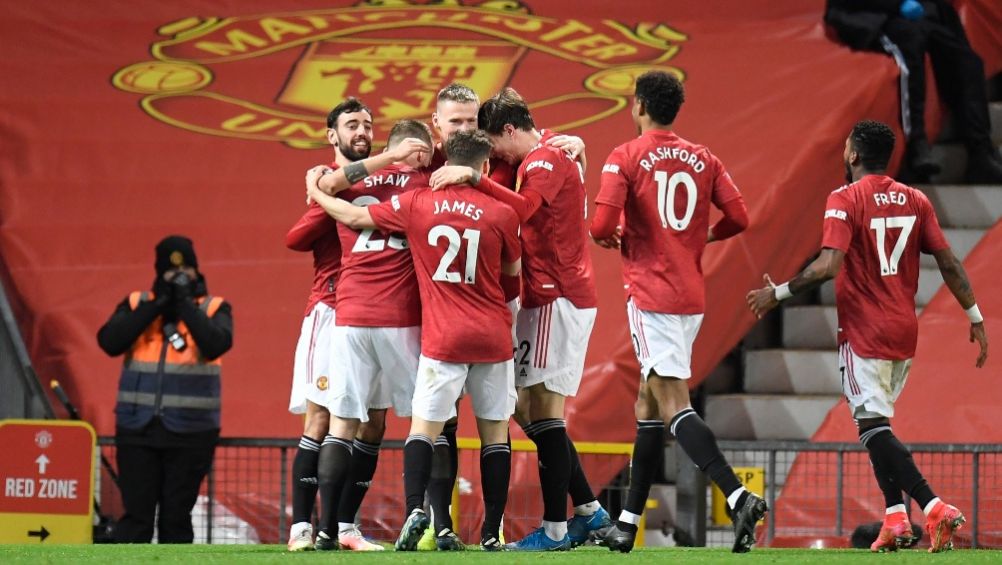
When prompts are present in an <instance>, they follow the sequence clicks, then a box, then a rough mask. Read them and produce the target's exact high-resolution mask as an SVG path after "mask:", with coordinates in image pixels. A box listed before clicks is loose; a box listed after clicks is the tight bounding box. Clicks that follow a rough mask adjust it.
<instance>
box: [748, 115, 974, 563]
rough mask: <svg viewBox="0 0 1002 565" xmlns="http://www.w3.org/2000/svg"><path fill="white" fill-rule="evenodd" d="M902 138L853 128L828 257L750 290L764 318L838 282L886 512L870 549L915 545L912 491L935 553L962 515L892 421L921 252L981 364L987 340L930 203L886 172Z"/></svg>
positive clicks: (866, 124) (845, 355)
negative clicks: (964, 324)
mask: <svg viewBox="0 0 1002 565" xmlns="http://www.w3.org/2000/svg"><path fill="white" fill-rule="evenodd" d="M894 141H895V140H894V132H892V131H891V129H890V128H889V127H887V126H886V125H885V124H882V123H880V122H874V121H862V122H859V123H857V124H856V125H855V126H854V127H853V128H852V132H851V133H850V134H849V137H848V138H846V142H845V151H844V152H843V161H844V163H845V169H846V180H847V181H849V182H850V184H848V185H845V186H843V187H841V188H839V189H838V190H835V191H834V192H832V193H831V195H829V197H828V203H827V205H826V206H825V216H824V235H823V237H822V241H821V254H820V255H819V256H818V258H817V259H815V260H814V261H813V262H811V264H810V265H808V266H807V267H806V268H805V269H804V270H803V271H802V272H800V273H799V274H798V275H797V276H795V277H793V279H791V280H790V281H789V282H787V283H783V284H781V285H779V286H776V285H773V283H772V281H771V280H770V279H769V275H765V277H764V280H765V283H766V286H765V287H763V288H761V289H758V290H753V291H751V292H749V293H748V305H749V307H750V308H751V310H752V312H753V313H754V314H755V315H756V316H759V317H761V316H762V315H763V314H764V313H766V312H768V311H769V310H771V309H772V308H775V307H776V306H777V305H778V304H779V303H780V302H781V301H783V300H785V299H787V298H789V297H791V296H793V295H795V294H800V293H803V292H807V291H809V290H811V289H814V288H817V287H818V286H820V285H821V284H822V283H824V282H825V281H827V280H830V279H832V278H835V304H836V306H837V309H838V323H839V332H838V341H839V370H840V372H841V373H842V389H843V392H844V393H845V397H846V399H847V400H848V403H849V409H850V410H851V411H852V417H853V419H854V420H855V421H856V425H857V427H858V428H859V440H860V442H862V444H863V445H864V446H865V447H866V449H867V451H868V452H869V454H870V462H871V463H872V464H873V473H874V475H875V476H876V479H877V484H878V485H879V486H880V490H881V492H882V493H883V495H884V501H885V504H886V508H887V510H886V513H885V517H884V524H883V527H882V528H881V530H880V535H879V536H878V538H877V540H876V541H875V542H874V543H873V545H872V546H871V547H870V549H871V550H872V551H887V550H890V551H894V550H895V549H897V548H898V547H902V546H906V545H908V544H909V543H910V541H911V538H912V529H911V523H910V521H909V519H908V513H907V508H906V507H905V505H904V499H903V497H902V491H904V492H907V493H908V495H909V496H910V497H911V498H912V499H914V500H915V501H916V502H918V503H919V506H921V507H922V510H923V511H924V512H925V515H926V526H925V527H926V532H927V533H928V534H929V538H930V542H931V544H932V546H931V547H930V548H929V550H930V551H934V552H935V551H942V550H946V549H950V548H951V547H952V542H951V539H952V537H953V532H954V531H955V530H957V529H958V528H959V527H960V526H961V524H963V522H964V516H963V514H961V512H960V511H959V510H958V509H957V508H956V507H954V506H951V505H949V504H946V503H945V502H943V501H941V500H940V499H939V498H938V497H936V495H935V494H933V492H932V489H931V488H930V487H929V484H928V483H927V482H926V480H925V479H924V478H923V477H922V474H921V473H920V472H919V470H918V467H917V466H916V465H915V462H914V461H913V460H912V456H911V453H909V451H908V449H907V448H906V447H905V446H904V445H903V444H902V443H901V442H900V441H898V438H897V437H895V435H894V433H893V432H892V431H891V422H890V419H891V418H892V417H893V416H894V402H895V400H897V398H898V395H900V394H901V390H902V389H903V388H904V385H905V380H906V379H907V378H908V371H909V369H910V367H911V360H912V357H913V356H914V355H915V346H916V342H917V340H918V320H917V318H916V316H915V292H916V290H917V289H918V276H919V254H920V253H931V254H932V255H933V257H935V258H936V264H937V265H939V271H940V273H942V275H943V281H944V282H946V286H947V288H949V289H950V292H952V293H953V296H954V297H955V298H956V299H957V302H958V303H959V304H960V306H961V308H963V309H964V310H965V311H966V312H967V317H968V319H969V320H970V322H971V325H970V329H969V332H970V340H971V341H972V342H974V341H977V342H978V346H979V348H980V352H979V354H978V358H977V361H976V362H975V364H976V365H977V366H978V367H981V366H983V365H984V363H985V359H986V358H987V357H988V338H987V336H986V335H985V326H984V319H983V318H982V316H981V312H980V311H979V310H978V306H977V303H976V302H975V301H974V291H973V290H972V289H971V284H970V282H969V281H968V279H967V273H966V272H965V271H964V267H963V265H962V264H961V262H960V261H959V260H958V259H957V258H956V257H955V256H954V255H953V251H952V250H951V249H950V245H949V243H948V242H947V241H946V237H945V236H944V235H943V231H942V230H941V229H940V227H939V220H937V218H936V212H935V210H934V209H933V207H932V204H931V203H930V202H929V199H928V198H926V196H925V195H924V194H923V193H922V192H920V191H918V190H916V189H914V188H912V187H910V186H907V185H903V184H901V183H898V182H895V181H894V179H892V178H891V177H889V176H887V174H886V170H887V163H888V161H889V160H890V158H891V153H892V152H893V151H894Z"/></svg>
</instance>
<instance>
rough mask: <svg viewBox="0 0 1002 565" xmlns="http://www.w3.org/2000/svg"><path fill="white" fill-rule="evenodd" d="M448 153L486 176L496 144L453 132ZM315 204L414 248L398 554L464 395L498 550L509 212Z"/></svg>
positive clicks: (446, 198)
mask: <svg viewBox="0 0 1002 565" xmlns="http://www.w3.org/2000/svg"><path fill="white" fill-rule="evenodd" d="M446 149H447V151H448V152H449V156H450V157H449V158H450V159H451V160H453V161H455V162H457V163H459V164H462V165H464V166H471V167H475V168H477V169H478V170H480V171H482V172H486V167H487V157H488V156H489V154H490V141H489V140H488V139H487V137H486V136H485V135H484V134H483V132H479V131H475V132H459V133H456V134H454V135H452V136H451V137H450V138H449V140H448V141H447V142H446ZM315 174H316V173H315V172H312V171H311V175H314V178H316V176H315ZM308 180H309V179H308ZM311 195H312V196H313V197H314V198H315V199H316V200H317V202H319V203H320V205H321V206H323V207H324V208H325V209H326V210H327V211H328V213H330V214H331V215H332V216H333V217H334V218H335V219H337V220H338V221H339V222H342V223H345V224H347V225H348V226H350V227H352V228H353V229H371V228H379V229H382V230H384V231H389V232H401V233H404V234H405V235H406V236H407V238H408V241H409V242H410V248H411V257H412V259H413V261H414V267H415V271H416V273H417V280H418V286H419V289H420V294H421V303H422V315H421V321H422V335H421V358H420V362H419V367H418V379H417V383H416V384H415V394H414V399H413V417H412V419H411V431H410V435H409V436H408V438H407V442H406V444H405V447H404V482H405V490H406V494H407V513H408V514H407V519H406V521H405V523H404V526H403V528H402V530H401V533H400V537H399V538H398V539H397V542H396V548H397V549H398V550H404V551H412V550H414V549H415V548H416V546H417V543H418V539H419V538H420V537H421V534H422V533H423V532H424V531H425V529H427V527H428V525H429V519H428V517H427V516H426V515H425V513H424V511H423V510H422V509H421V506H422V503H423V501H424V493H425V490H426V488H427V486H428V480H429V478H430V475H431V466H432V454H433V450H434V446H433V438H436V437H438V435H439V434H440V433H441V431H442V428H443V427H444V425H445V422H446V421H447V420H449V419H450V418H453V417H455V413H456V409H455V403H456V400H457V399H458V398H459V395H460V394H461V393H462V390H463V388H464V386H465V387H466V388H467V389H468V391H469V394H470V397H471V400H472V402H473V411H474V414H475V415H476V417H477V427H478V430H479V431H480V438H481V443H482V448H481V478H482V480H483V494H484V505H485V517H484V525H483V528H482V530H481V546H482V548H483V549H486V550H496V549H500V547H501V544H500V542H499V541H498V540H499V538H500V532H499V528H500V522H501V516H502V514H503V512H504V506H505V503H506V501H507V490H508V479H509V473H510V465H511V449H510V447H509V446H508V444H507V439H508V418H509V417H510V416H511V413H512V411H513V410H514V408H515V398H516V397H515V387H514V372H513V367H512V358H511V333H510V332H511V314H510V312H509V311H508V308H507V306H506V305H505V301H504V292H503V291H502V289H501V282H500V279H501V275H502V273H505V274H507V275H509V276H514V275H516V274H518V271H519V268H520V256H521V246H520V244H519V241H518V217H517V216H516V215H515V213H514V211H512V210H511V208H510V207H508V206H505V205H504V204H501V203H499V202H497V201H496V200H494V199H492V198H490V197H488V196H486V195H484V194H482V193H480V192H479V191H477V190H475V189H473V188H471V187H468V186H465V185H457V186H453V187H449V188H446V189H444V190H442V191H438V192H432V191H431V190H427V189H424V190H423V189H418V190H414V191H410V192H406V193H404V194H401V195H395V196H393V197H392V199H391V200H390V202H383V203H380V204H374V205H372V206H369V207H366V208H361V207H357V206H352V205H351V204H348V203H347V202H344V201H343V200H338V199H333V198H330V197H329V196H327V195H326V194H323V193H321V192H320V191H319V190H316V189H313V192H311ZM443 244H444V248H443Z"/></svg>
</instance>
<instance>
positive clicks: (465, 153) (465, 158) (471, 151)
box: [445, 129, 491, 169]
mask: <svg viewBox="0 0 1002 565" xmlns="http://www.w3.org/2000/svg"><path fill="white" fill-rule="evenodd" d="M445 154H446V155H448V156H449V164H450V165H460V166H463V167H473V168H474V169H479V168H480V167H481V166H482V165H483V164H484V161H486V160H487V158H488V157H490V156H491V138H489V137H487V134H486V133H485V132H484V130H480V129H478V130H473V131H457V132H456V133H454V134H452V135H450V136H449V139H448V140H447V141H446V142H445Z"/></svg>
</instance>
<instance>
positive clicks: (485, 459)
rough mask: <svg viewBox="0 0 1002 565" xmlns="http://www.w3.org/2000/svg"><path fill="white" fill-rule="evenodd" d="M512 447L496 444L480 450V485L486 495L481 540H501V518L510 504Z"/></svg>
mask: <svg viewBox="0 0 1002 565" xmlns="http://www.w3.org/2000/svg"><path fill="white" fill-rule="evenodd" d="M510 480H511V446H509V445H508V444H506V443H494V444H491V445H485V446H483V447H482V448H480V485H481V489H482V490H483V494H484V524H483V526H482V527H481V529H480V539H481V540H486V539H489V538H491V537H493V538H494V539H501V536H500V530H501V518H502V517H503V516H504V508H505V505H506V504H508V483H509V481H510Z"/></svg>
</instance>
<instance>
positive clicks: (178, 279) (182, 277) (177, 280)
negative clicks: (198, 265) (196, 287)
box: [170, 271, 191, 286]
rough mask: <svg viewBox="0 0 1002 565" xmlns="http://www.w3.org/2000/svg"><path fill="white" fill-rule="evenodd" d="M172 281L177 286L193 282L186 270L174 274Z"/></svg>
mask: <svg viewBox="0 0 1002 565" xmlns="http://www.w3.org/2000/svg"><path fill="white" fill-rule="evenodd" d="M170 282H171V284H175V285H177V286H188V285H190V284H191V277H189V276H188V273H185V272H184V271H178V273H177V274H176V275H174V278H172V279H171V280H170Z"/></svg>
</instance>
